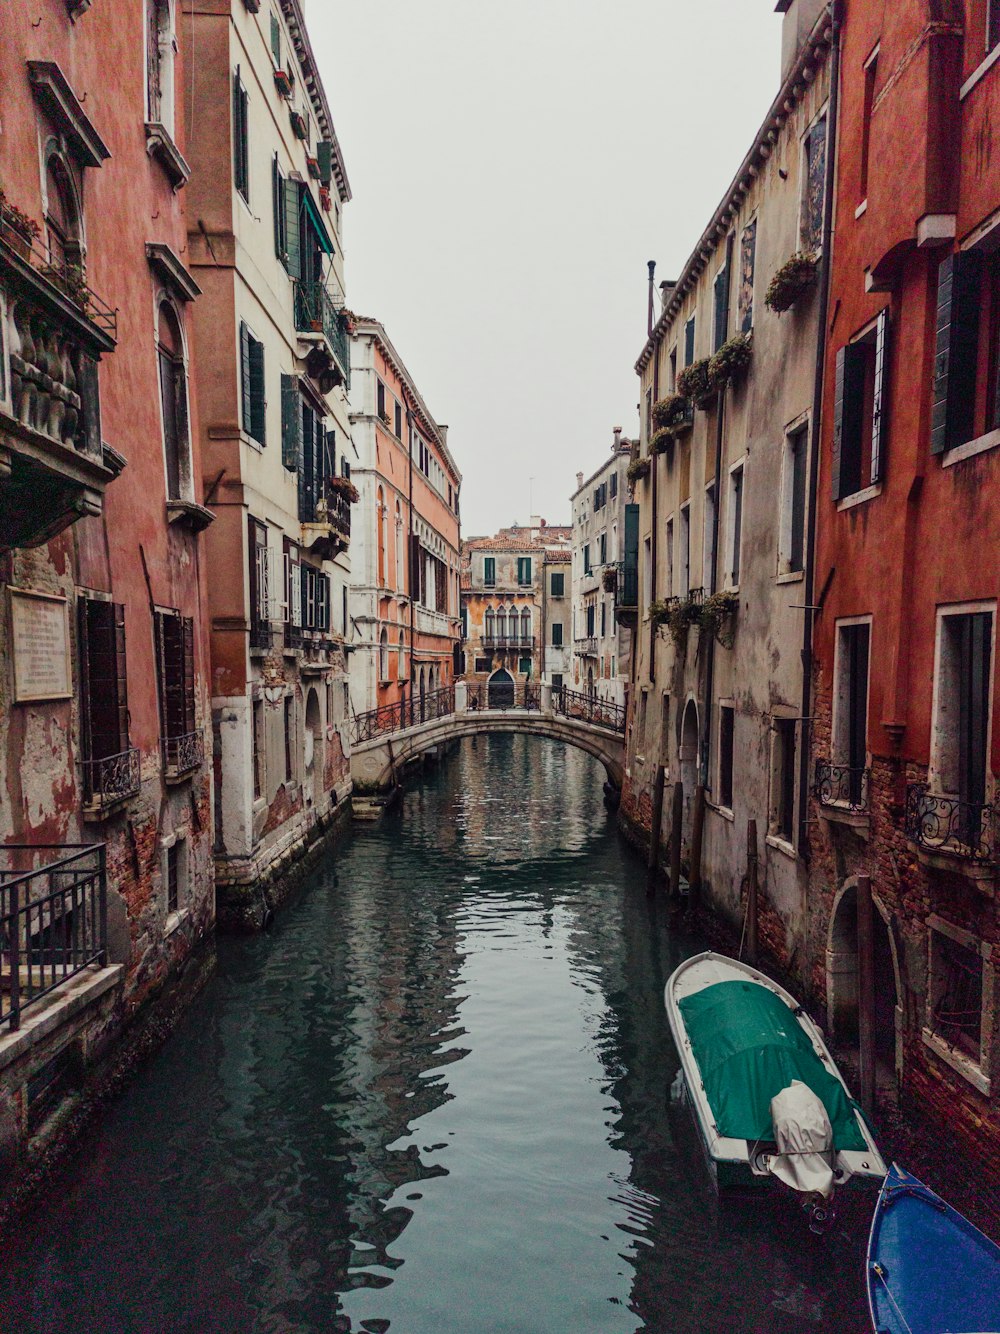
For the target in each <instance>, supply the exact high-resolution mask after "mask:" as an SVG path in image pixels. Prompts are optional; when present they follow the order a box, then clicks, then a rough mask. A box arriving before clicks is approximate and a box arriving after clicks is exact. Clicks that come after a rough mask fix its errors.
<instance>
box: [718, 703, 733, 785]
mask: <svg viewBox="0 0 1000 1334" xmlns="http://www.w3.org/2000/svg"><path fill="white" fill-rule="evenodd" d="M735 731H736V709H735V708H734V706H733V705H732V704H720V705H719V805H720V806H724V807H725V808H726V810H732V808H733V738H734V736H735Z"/></svg>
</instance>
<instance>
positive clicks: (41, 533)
mask: <svg viewBox="0 0 1000 1334" xmlns="http://www.w3.org/2000/svg"><path fill="white" fill-rule="evenodd" d="M174 24H175V8H174V5H173V3H172V2H171V0H128V2H127V3H123V4H119V5H115V6H104V5H95V6H93V8H90V7H89V6H88V5H87V4H86V3H77V4H73V3H67V0H38V2H37V3H32V4H31V5H29V4H27V3H26V0H9V3H7V4H5V5H4V8H3V18H2V41H0V89H2V90H3V91H2V109H0V110H2V132H0V189H2V191H3V195H2V199H0V626H2V629H0V870H2V874H0V885H2V888H0V917H2V918H3V920H2V922H0V940H2V942H3V943H2V946H0V974H2V976H0V1071H2V1085H0V1161H2V1162H3V1163H4V1164H6V1163H8V1162H9V1161H11V1160H16V1159H17V1158H18V1157H19V1155H20V1154H21V1152H22V1150H23V1145H24V1143H25V1142H26V1136H27V1134H28V1132H29V1130H31V1131H34V1130H35V1129H36V1128H37V1127H38V1126H39V1124H40V1123H41V1120H42V1119H43V1118H44V1116H45V1115H46V1114H47V1110H49V1109H51V1107H52V1106H54V1105H55V1104H56V1102H57V1098H56V1095H55V1092H53V1090H59V1089H62V1090H63V1091H65V1089H67V1088H69V1087H70V1086H72V1085H73V1084H74V1083H75V1082H76V1081H77V1080H79V1079H82V1078H84V1076H85V1072H86V1070H87V1069H88V1067H89V1065H90V1064H91V1062H92V1060H93V1058H95V1057H96V1056H99V1055H100V1054H101V1052H102V1051H103V1050H105V1049H106V1048H107V1045H108V1042H109V1040H110V1038H111V1037H112V1036H114V1034H115V1033H116V1032H117V1031H119V1030H120V1029H121V1027H122V1025H123V1024H124V1022H125V1021H126V1020H127V1019H128V1018H129V1017H130V1016H131V1015H132V1014H133V1013H134V1012H135V1011H136V1010H137V1009H138V1008H139V1006H140V1005H141V1004H142V1003H143V1002H144V1001H146V1000H148V999H150V998H152V997H154V996H155V995H156V994H157V993H158V992H160V990H161V989H162V988H163V986H164V985H165V984H166V983H167V982H169V980H170V979H171V978H172V977H174V976H175V975H176V974H177V973H178V972H179V971H180V969H181V967H182V965H183V964H184V963H185V961H186V960H187V959H188V957H189V955H190V954H191V952H192V950H193V948H194V946H195V945H196V943H197V942H198V941H199V940H200V939H201V938H202V937H203V936H204V935H205V934H206V933H208V932H209V931H210V930H211V927H212V925H213V918H214V901H213V888H212V887H213V879H212V858H211V852H212V814H211V770H210V763H209V762H208V760H207V754H206V752H207V747H206V732H205V728H206V724H207V723H208V696H207V689H206V681H207V675H206V672H207V648H206V642H205V635H204V630H203V625H204V619H203V608H204V592H205V588H204V577H203V575H204V571H203V566H202V560H201V544H202V541H203V539H202V538H201V536H200V535H199V530H200V529H201V528H202V527H203V526H204V524H205V523H206V522H207V521H210V519H211V515H210V514H208V513H207V511H205V510H203V509H202V507H201V505H200V503H199V502H200V500H201V488H202V469H201V462H200V458H199V454H198V446H197V440H198V433H197V408H196V404H195V402H194V399H193V396H192V395H191V393H190V392H189V377H188V371H189V366H190V361H191V357H192V347H191V341H190V332H191V331H190V318H189V312H190V304H191V302H192V301H193V300H194V299H195V298H196V296H197V294H198V289H197V287H196V285H195V284H194V283H193V282H192V280H191V277H190V275H189V273H188V269H187V267H186V262H185V252H186V248H187V223H186V219H185V210H184V199H185V194H184V184H185V181H186V179H187V164H186V162H185V160H184V157H183V142H181V126H180V124H179V117H178V118H177V119H176V120H175V117H174V106H175V102H176V103H177V104H179V89H180V88H181V87H182V86H183V85H182V78H183V71H182V69H181V66H180V57H179V55H178V53H177V49H176V40H175V36H176V34H175V31H174ZM175 90H178V92H177V96H176V97H175Z"/></svg>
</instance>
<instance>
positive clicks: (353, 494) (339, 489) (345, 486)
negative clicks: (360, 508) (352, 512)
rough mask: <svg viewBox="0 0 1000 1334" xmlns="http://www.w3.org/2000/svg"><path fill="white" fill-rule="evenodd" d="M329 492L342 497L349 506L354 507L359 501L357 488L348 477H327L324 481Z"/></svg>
mask: <svg viewBox="0 0 1000 1334" xmlns="http://www.w3.org/2000/svg"><path fill="white" fill-rule="evenodd" d="M326 481H327V485H328V486H329V488H330V490H331V491H333V492H335V493H336V494H337V495H340V496H343V497H344V499H345V500H346V501H347V503H348V504H349V505H356V504H357V503H358V501H359V499H360V495H359V494H358V488H357V487H356V486H355V485H354V483H353V482H352V481H351V479H350V478H349V477H328V478H327V479H326Z"/></svg>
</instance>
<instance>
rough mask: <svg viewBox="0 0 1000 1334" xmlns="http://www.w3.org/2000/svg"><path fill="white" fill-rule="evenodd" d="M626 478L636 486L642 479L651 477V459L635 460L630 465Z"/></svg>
mask: <svg viewBox="0 0 1000 1334" xmlns="http://www.w3.org/2000/svg"><path fill="white" fill-rule="evenodd" d="M625 476H626V477H627V478H628V479H629V481H630V482H631V483H632V484H633V485H634V484H635V483H636V482H638V481H639V480H640V479H641V478H646V477H648V476H649V459H633V460H632V462H631V463H630V464H629V465H628V470H627V472H626V473H625Z"/></svg>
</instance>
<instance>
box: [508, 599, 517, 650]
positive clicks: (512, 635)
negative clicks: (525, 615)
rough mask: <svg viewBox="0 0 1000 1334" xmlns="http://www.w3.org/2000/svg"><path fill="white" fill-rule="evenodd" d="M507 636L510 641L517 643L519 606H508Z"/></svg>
mask: <svg viewBox="0 0 1000 1334" xmlns="http://www.w3.org/2000/svg"><path fill="white" fill-rule="evenodd" d="M507 638H508V640H509V642H510V643H512V644H516V643H517V608H516V607H508V608H507Z"/></svg>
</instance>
